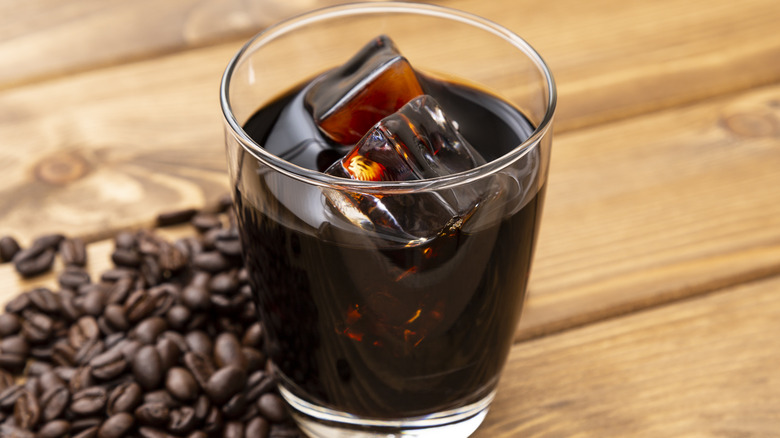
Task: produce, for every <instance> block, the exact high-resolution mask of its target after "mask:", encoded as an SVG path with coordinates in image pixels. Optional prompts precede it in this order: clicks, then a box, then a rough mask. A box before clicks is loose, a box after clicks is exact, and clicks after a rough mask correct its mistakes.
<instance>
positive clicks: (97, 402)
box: [70, 386, 108, 415]
mask: <svg viewBox="0 0 780 438" xmlns="http://www.w3.org/2000/svg"><path fill="white" fill-rule="evenodd" d="M107 401H108V395H107V394H106V388H103V387H101V386H93V387H91V388H86V389H82V390H81V391H79V392H77V393H75V394H73V397H72V398H71V403H70V410H71V411H72V412H73V413H74V414H76V415H92V414H97V413H98V412H100V411H102V410H103V409H105V408H106V403H107Z"/></svg>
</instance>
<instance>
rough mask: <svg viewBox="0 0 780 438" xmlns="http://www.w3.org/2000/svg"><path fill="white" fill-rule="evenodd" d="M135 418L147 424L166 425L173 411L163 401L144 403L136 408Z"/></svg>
mask: <svg viewBox="0 0 780 438" xmlns="http://www.w3.org/2000/svg"><path fill="white" fill-rule="evenodd" d="M135 418H137V419H138V422H139V423H141V424H143V425H146V426H156V427H165V426H167V424H168V421H169V420H170V418H171V412H170V409H169V408H168V406H166V405H165V404H163V403H144V404H142V405H141V406H139V407H138V408H136V410H135Z"/></svg>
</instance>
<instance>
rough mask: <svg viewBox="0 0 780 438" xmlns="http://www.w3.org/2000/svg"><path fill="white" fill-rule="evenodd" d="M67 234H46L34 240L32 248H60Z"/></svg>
mask: <svg viewBox="0 0 780 438" xmlns="http://www.w3.org/2000/svg"><path fill="white" fill-rule="evenodd" d="M63 240H65V236H64V235H62V234H59V233H52V234H44V235H42V236H40V237H38V238H36V239H35V240H33V243H32V245H30V246H31V247H32V248H53V249H54V248H59V246H60V243H62V241H63Z"/></svg>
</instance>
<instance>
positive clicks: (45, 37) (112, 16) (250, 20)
mask: <svg viewBox="0 0 780 438" xmlns="http://www.w3.org/2000/svg"><path fill="white" fill-rule="evenodd" d="M337 3H345V1H337V0H257V1H247V0H166V1H155V0H135V1H122V0H99V1H95V0H74V1H67V2H62V1H59V0H35V1H28V0H8V1H4V2H2V3H0V89H2V88H6V87H10V86H14V85H19V84H24V83H30V82H32V81H37V80H42V79H47V78H52V77H56V76H59V75H64V74H72V73H74V72H79V71H85V70H89V69H94V68H98V67H104V66H107V65H114V64H118V63H124V62H128V61H132V60H138V59H145V58H149V57H155V56H160V55H162V54H166V53H172V52H176V51H181V50H184V49H191V48H193V47H202V46H206V45H212V44H215V43H217V42H220V41H227V40H230V39H241V38H248V37H249V36H250V35H252V34H254V33H256V32H258V31H260V30H261V29H263V28H265V27H266V26H268V25H270V24H272V23H275V22H277V21H279V20H281V19H284V18H287V17H289V16H292V15H294V14H297V13H300V12H302V11H304V10H308V9H312V8H317V7H323V6H328V5H332V4H337Z"/></svg>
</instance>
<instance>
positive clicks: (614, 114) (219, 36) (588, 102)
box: [0, 0, 780, 129]
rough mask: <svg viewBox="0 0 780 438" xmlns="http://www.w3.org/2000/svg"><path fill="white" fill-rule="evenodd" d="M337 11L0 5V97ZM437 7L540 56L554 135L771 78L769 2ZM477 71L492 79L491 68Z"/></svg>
mask: <svg viewBox="0 0 780 438" xmlns="http://www.w3.org/2000/svg"><path fill="white" fill-rule="evenodd" d="M343 2H344V1H339V0H294V1H293V0H290V1H282V0H262V1H255V2H246V1H241V0H227V1H216V0H170V1H166V2H153V1H151V0H139V1H134V2H120V1H118V0H108V1H96V0H76V1H69V2H60V1H57V0H39V1H35V2H30V1H26V0H11V1H6V2H3V3H2V4H0V89H2V88H6V87H9V86H12V85H14V84H20V83H28V82H30V81H34V80H40V79H42V78H50V77H54V76H57V75H63V74H67V73H73V72H76V71H84V70H87V69H92V68H96V67H100V66H105V65H112V64H116V63H120V62H126V61H128V60H135V59H142V58H147V57H150V56H158V55H161V54H165V53H171V52H175V51H179V50H182V49H187V48H193V47H202V46H204V45H210V44H214V43H215V42H219V41H226V40H227V39H231V38H235V39H244V38H246V37H248V36H249V35H251V34H253V33H255V32H257V31H258V30H259V29H261V28H263V27H265V26H267V25H268V24H270V23H273V22H275V21H277V20H279V19H281V18H284V17H287V16H290V15H292V14H293V13H296V12H299V11H302V10H305V9H312V8H314V7H320V6H325V5H329V4H335V3H343ZM437 3H442V4H445V5H448V6H452V7H454V8H458V9H462V10H465V11H469V12H473V13H476V14H478V15H482V16H485V17H486V18H489V19H492V20H494V21H496V22H499V23H501V24H504V25H505V26H507V27H508V28H509V29H511V30H514V31H515V32H517V33H519V34H520V35H521V36H523V37H525V38H526V39H527V40H528V41H529V42H531V43H532V44H533V45H534V46H535V47H536V48H537V49H539V51H540V53H542V55H543V56H544V57H545V58H546V59H547V61H548V62H549V63H550V65H551V66H552V69H553V72H554V73H555V76H556V78H557V80H558V84H559V91H560V98H561V99H560V108H559V113H558V114H559V117H558V125H559V129H571V128H574V127H579V126H587V125H591V124H595V123H600V122H603V121H605V120H612V119H615V118H624V117H628V116H631V115H636V114H641V113H643V112H646V111H650V110H654V109H658V108H663V107H669V106H674V105H677V104H680V103H684V102H691V101H694V100H697V99H701V98H705V97H708V96H712V95H717V94H723V93H728V92H734V91H738V90H743V89H746V88H749V87H752V86H756V85H761V84H768V83H772V82H776V81H778V80H779V79H780V34H778V32H776V23H777V19H778V18H780V4H779V3H778V2H776V1H773V0H746V1H745V2H741V3H740V4H739V5H735V4H734V3H733V2H729V1H726V0H718V1H708V0H694V1H689V2H685V3H680V2H677V1H674V0H659V1H654V2H620V1H615V0H596V1H592V2H580V1H577V0H564V1H557V2H542V3H539V2H535V3H531V2H528V1H522V2H508V1H490V2H486V1H483V0H446V1H441V2H437ZM467 43H468V42H464V44H467ZM486 50H488V51H489V48H486ZM486 65H487V66H494V67H493V68H492V70H494V71H495V74H501V69H500V67H499V66H498V65H496V64H495V63H494V62H493V63H488V64H486ZM507 79H508V80H511V79H512V78H507Z"/></svg>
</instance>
